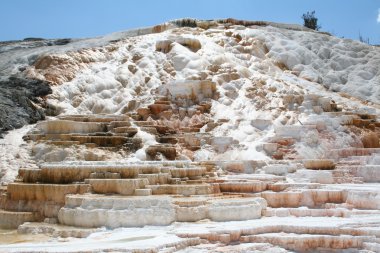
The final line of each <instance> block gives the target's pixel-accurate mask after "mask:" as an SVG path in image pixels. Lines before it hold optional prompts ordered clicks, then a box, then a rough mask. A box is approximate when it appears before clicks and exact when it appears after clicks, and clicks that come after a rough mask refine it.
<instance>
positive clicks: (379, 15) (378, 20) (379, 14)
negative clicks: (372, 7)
mask: <svg viewBox="0 0 380 253" xmlns="http://www.w3.org/2000/svg"><path fill="white" fill-rule="evenodd" d="M377 23H380V9H378V14H377Z"/></svg>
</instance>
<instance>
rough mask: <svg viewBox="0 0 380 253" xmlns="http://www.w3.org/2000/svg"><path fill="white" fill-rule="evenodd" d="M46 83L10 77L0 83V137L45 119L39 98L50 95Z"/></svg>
mask: <svg viewBox="0 0 380 253" xmlns="http://www.w3.org/2000/svg"><path fill="white" fill-rule="evenodd" d="M51 92H52V90H51V88H50V85H49V83H48V82H45V81H40V80H33V79H26V78H17V77H10V78H9V79H8V80H1V81H0V135H2V134H3V133H4V132H6V131H8V130H12V129H14V128H20V127H22V126H23V125H25V124H33V123H36V122H37V121H38V120H42V119H45V111H44V109H43V108H42V107H41V106H42V104H43V103H44V102H43V100H41V97H45V96H47V95H48V94H51Z"/></svg>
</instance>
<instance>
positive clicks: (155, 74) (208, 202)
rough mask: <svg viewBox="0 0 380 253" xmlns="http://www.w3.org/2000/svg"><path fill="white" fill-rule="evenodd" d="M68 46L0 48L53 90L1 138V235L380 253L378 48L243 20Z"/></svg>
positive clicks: (87, 245) (143, 246)
mask: <svg viewBox="0 0 380 253" xmlns="http://www.w3.org/2000/svg"><path fill="white" fill-rule="evenodd" d="M66 42H67V44H65V45H52V46H49V45H46V44H44V43H48V42H47V41H44V42H38V43H40V44H41V43H42V45H40V44H38V43H37V42H33V43H37V44H38V45H37V44H33V45H29V48H25V47H22V46H20V45H19V44H17V43H14V44H12V43H11V44H12V45H11V46H9V45H8V47H9V48H8V49H7V50H4V52H3V53H5V54H7V55H8V56H9V57H8V59H7V60H5V58H2V60H1V61H0V66H6V69H5V68H3V67H2V69H3V70H2V71H5V72H6V73H8V75H10V76H14V75H17V76H21V77H22V78H25V79H26V80H28V82H29V80H35V81H34V82H36V83H39V82H41V83H43V84H46V83H49V85H50V88H51V89H52V94H49V95H47V94H43V95H44V96H45V95H47V96H45V97H44V99H42V101H43V102H41V103H40V106H36V108H37V109H38V110H39V111H41V112H44V113H46V114H47V115H48V117H47V120H45V121H41V122H39V123H37V124H36V125H35V126H33V128H32V129H31V130H30V131H28V130H29V129H30V128H31V127H30V126H27V127H25V128H22V129H20V130H17V131H13V132H10V133H9V134H8V135H7V136H6V138H5V139H4V140H2V144H3V145H1V146H0V150H1V152H3V153H4V154H6V155H5V156H3V158H2V160H1V166H2V170H1V174H0V176H1V177H2V178H1V182H2V183H4V184H8V187H7V188H6V189H5V188H4V189H1V191H3V192H4V194H3V195H2V196H1V198H0V208H1V209H4V210H0V217H2V218H3V219H2V221H1V222H0V227H1V226H2V227H8V228H15V227H18V231H19V234H23V233H26V234H29V233H41V232H42V233H48V234H50V235H51V236H52V237H57V236H62V237H80V238H82V237H87V236H88V235H89V234H91V233H94V234H92V235H90V236H89V237H88V238H86V239H82V240H79V241H76V240H70V239H68V240H67V242H64V243H62V244H60V243H57V244H55V242H57V241H58V240H59V239H53V240H54V241H55V242H54V243H45V244H43V245H44V247H45V249H46V250H47V251H57V250H58V251H59V250H61V249H59V247H65V250H64V251H73V252H75V251H85V250H89V251H99V250H104V251H107V250H118V251H139V250H140V251H144V250H145V251H147V250H151V251H159V250H164V251H165V250H166V251H176V250H183V251H184V252H193V251H194V252H197V251H205V252H207V251H210V252H214V251H220V252H224V251H241V252H246V251H253V252H289V251H297V252H304V251H326V252H329V251H342V250H347V251H349V252H351V251H352V252H364V251H366V250H367V251H366V252H376V251H377V250H378V249H379V247H380V246H379V243H378V240H379V238H378V237H379V233H378V231H377V230H378V229H377V227H378V226H379V225H380V215H379V208H380V198H379V196H380V192H379V189H378V186H379V182H380V173H379V172H378V171H379V168H378V167H379V166H378V162H379V159H380V158H379V153H380V143H379V134H380V122H378V115H379V112H380V111H379V98H380V97H379V96H380V91H379V90H378V89H379V88H378V84H379V82H380V72H379V66H380V49H379V48H378V47H373V46H369V45H366V44H362V43H359V42H356V41H352V40H346V39H340V38H336V37H334V36H331V35H329V34H326V33H321V32H316V31H312V30H309V29H307V28H304V27H300V26H297V25H285V24H276V23H270V22H251V21H238V20H233V19H227V20H217V21H197V20H191V19H184V20H177V21H173V22H169V23H166V24H162V25H158V26H155V27H151V28H144V29H141V30H136V31H132V32H121V33H115V34H112V35H109V36H105V37H101V38H95V39H85V40H76V41H65V43H66ZM51 43H53V42H51ZM28 59H30V60H28ZM12 61H13V62H12ZM11 62H12V63H11ZM5 72H4V73H5ZM13 78H14V77H13ZM11 79H12V78H11ZM21 134H22V135H25V136H24V141H21V136H20V135H21ZM12 135H13V136H17V135H18V138H14V137H12ZM11 137H12V138H11ZM12 139H13V140H16V141H12ZM20 167H21V168H20ZM17 171H18V172H17ZM17 173H18V177H17V178H16V179H15V176H16V174H17ZM5 193H6V194H5ZM153 195H154V196H153ZM26 221H35V222H41V223H25V224H23V223H24V222H26ZM42 221H43V222H42ZM57 224H59V225H57ZM150 225H159V226H161V227H150ZM103 226H105V227H107V228H110V229H115V228H120V229H118V230H107V231H102V230H101V229H99V228H101V227H103ZM141 226H147V227H144V228H136V227H141ZM121 227H122V228H121ZM125 227H134V228H131V229H129V228H125ZM19 236H22V235H19ZM26 238H29V239H30V240H34V239H33V237H32V236H31V235H29V237H26ZM99 239H101V240H100V241H99ZM12 240H17V238H16V239H15V238H13V239H12ZM36 240H38V239H36ZM0 241H1V240H0ZM96 242H98V243H96ZM17 247H19V248H17ZM17 247H15V246H14V245H12V246H10V245H4V246H0V249H1V250H4V251H12V250H14V249H15V248H16V250H22V249H27V250H28V251H38V250H39V249H37V248H34V244H33V243H30V244H19V245H17Z"/></svg>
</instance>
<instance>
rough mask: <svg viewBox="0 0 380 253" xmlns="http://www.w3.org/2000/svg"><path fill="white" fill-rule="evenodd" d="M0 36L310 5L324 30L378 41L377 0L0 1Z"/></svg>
mask: <svg viewBox="0 0 380 253" xmlns="http://www.w3.org/2000/svg"><path fill="white" fill-rule="evenodd" d="M0 6H1V7H0V11H1V14H0V24H1V28H0V40H1V41H4V40H15V39H23V38H25V37H43V38H81V37H94V36H99V35H104V34H107V33H111V32H115V31H121V30H127V29H130V28H138V27H144V26H150V25H155V24H159V23H162V22H165V21H168V20H171V19H176V18H181V17H192V18H199V19H215V18H228V17H233V18H237V19H247V20H267V21H274V22H282V23H298V24H302V19H301V16H302V14H303V13H305V12H306V11H311V10H315V11H316V16H317V17H318V18H319V24H320V25H321V26H322V29H321V30H323V31H327V32H331V33H333V34H335V35H336V36H339V37H345V38H352V39H358V37H359V33H361V34H362V36H363V37H364V38H369V40H370V42H371V43H373V44H380V12H379V9H380V0H341V1H339V0H287V1H285V0H262V1H256V0H228V1H227V0H187V1H174V0H139V1H132V0H131V1H128V0H1V1H0Z"/></svg>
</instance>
